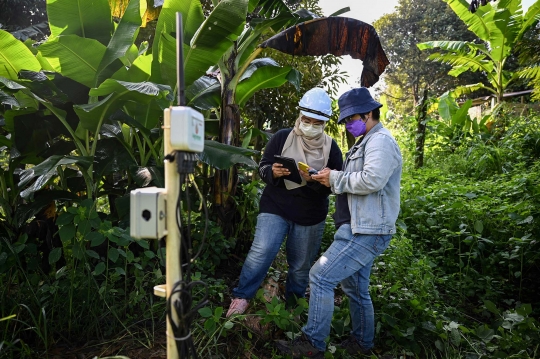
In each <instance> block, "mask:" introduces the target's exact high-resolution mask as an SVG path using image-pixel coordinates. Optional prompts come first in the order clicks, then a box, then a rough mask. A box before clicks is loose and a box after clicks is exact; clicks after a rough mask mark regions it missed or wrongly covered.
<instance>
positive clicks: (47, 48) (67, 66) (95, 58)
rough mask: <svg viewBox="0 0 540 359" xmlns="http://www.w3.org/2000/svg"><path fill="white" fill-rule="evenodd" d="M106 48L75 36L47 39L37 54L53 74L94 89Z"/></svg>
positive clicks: (95, 41)
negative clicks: (47, 64)
mask: <svg viewBox="0 0 540 359" xmlns="http://www.w3.org/2000/svg"><path fill="white" fill-rule="evenodd" d="M106 49H107V48H106V47H105V46H104V45H103V44H101V43H99V42H98V41H97V40H94V39H87V38H84V37H80V36H77V35H66V36H59V37H55V38H52V39H49V40H48V41H47V42H45V43H44V44H42V45H41V46H40V47H39V52H40V53H41V55H42V56H43V58H44V59H45V60H46V61H47V62H48V63H49V65H50V66H51V67H52V68H53V69H54V71H55V72H58V73H60V74H62V76H66V77H69V78H71V79H73V80H75V81H77V82H80V83H82V84H83V85H85V86H87V87H94V84H95V78H96V75H97V69H98V66H99V64H100V62H101V59H102V58H103V55H104V54H105V51H106Z"/></svg>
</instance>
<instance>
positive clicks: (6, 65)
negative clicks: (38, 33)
mask: <svg viewBox="0 0 540 359" xmlns="http://www.w3.org/2000/svg"><path fill="white" fill-rule="evenodd" d="M21 70H30V71H39V70H41V65H40V63H39V61H38V60H37V59H36V57H35V56H34V54H33V53H32V51H30V50H29V49H28V47H26V45H25V44H23V43H22V42H20V41H19V40H17V39H16V38H15V37H13V35H11V34H10V33H9V32H6V31H4V30H0V76H2V77H5V78H7V79H11V80H17V79H18V74H19V71H21Z"/></svg>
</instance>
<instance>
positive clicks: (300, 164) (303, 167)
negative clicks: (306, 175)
mask: <svg viewBox="0 0 540 359" xmlns="http://www.w3.org/2000/svg"><path fill="white" fill-rule="evenodd" d="M298 168H300V169H301V170H302V171H304V172H308V171H309V166H308V165H306V164H305V163H304V162H300V161H298Z"/></svg>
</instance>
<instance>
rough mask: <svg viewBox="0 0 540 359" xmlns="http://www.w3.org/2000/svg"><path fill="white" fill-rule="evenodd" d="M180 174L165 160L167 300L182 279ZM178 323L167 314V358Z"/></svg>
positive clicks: (167, 124)
mask: <svg viewBox="0 0 540 359" xmlns="http://www.w3.org/2000/svg"><path fill="white" fill-rule="evenodd" d="M170 114H171V112H170V110H169V109H165V111H164V116H163V117H164V118H163V124H164V126H163V139H164V141H163V142H164V150H165V155H168V154H171V153H172V152H173V149H172V146H171V115H170ZM179 182H180V176H179V175H178V172H177V171H176V163H175V162H171V161H168V160H165V193H166V198H167V204H166V208H167V240H166V271H167V273H166V280H167V283H166V288H167V300H169V297H170V296H171V292H172V289H173V287H174V284H175V283H176V282H178V281H179V280H181V279H182V267H181V265H180V241H181V238H180V229H179V228H178V225H177V222H176V202H177V200H178V194H179V191H180V185H179ZM171 319H172V320H174V321H175V323H178V317H177V316H176V314H175V313H173V318H169V317H168V316H167V359H178V350H177V347H176V341H175V340H174V332H173V330H172V327H171V324H170V320H171Z"/></svg>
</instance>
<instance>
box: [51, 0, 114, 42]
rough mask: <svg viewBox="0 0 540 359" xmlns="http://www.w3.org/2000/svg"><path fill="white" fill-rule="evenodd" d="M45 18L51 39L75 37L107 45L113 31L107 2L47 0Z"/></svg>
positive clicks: (97, 0)
mask: <svg viewBox="0 0 540 359" xmlns="http://www.w3.org/2000/svg"><path fill="white" fill-rule="evenodd" d="M47 17H48V19H49V26H50V28H51V34H52V36H53V37H56V36H60V35H77V36H79V37H82V38H89V39H95V40H97V41H99V42H100V43H101V44H103V45H107V44H108V43H109V41H110V39H111V35H112V33H113V30H114V26H113V21H112V16H111V8H110V6H109V1H108V0H48V1H47Z"/></svg>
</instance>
